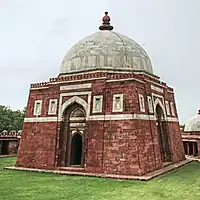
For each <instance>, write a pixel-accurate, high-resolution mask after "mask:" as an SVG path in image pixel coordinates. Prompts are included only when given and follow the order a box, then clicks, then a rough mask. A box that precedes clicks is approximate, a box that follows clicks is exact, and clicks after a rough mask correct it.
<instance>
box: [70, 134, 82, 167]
mask: <svg viewBox="0 0 200 200" xmlns="http://www.w3.org/2000/svg"><path fill="white" fill-rule="evenodd" d="M81 161H82V136H81V135H80V134H78V133H77V134H75V135H74V136H73V137H72V142H71V156H70V165H81Z"/></svg>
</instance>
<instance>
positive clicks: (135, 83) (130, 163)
mask: <svg viewBox="0 0 200 200" xmlns="http://www.w3.org/2000/svg"><path fill="white" fill-rule="evenodd" d="M83 79H85V80H83ZM90 79H91V80H90ZM83 84H86V85H83ZM83 86H84V87H83ZM61 88H62V89H61ZM115 94H123V111H120V112H113V95H115ZM139 94H141V95H142V96H143V98H144V107H145V109H144V110H141V107H140V99H139ZM96 95H102V96H103V104H102V110H101V111H100V112H97V113H93V105H94V104H93V99H94V98H93V97H94V96H96ZM148 97H151V98H152V104H153V106H154V107H153V109H154V110H153V112H150V109H149V103H148V101H147V99H148ZM61 98H62V99H61ZM51 99H56V100H57V102H58V104H57V107H56V113H55V114H54V115H50V114H49V113H48V110H49V103H50V100H51ZM36 100H42V105H41V113H40V115H38V116H35V115H34V106H35V101H36ZM70 100H71V103H73V102H74V101H76V100H78V101H80V100H81V101H83V102H84V105H83V107H84V109H86V110H85V111H86V113H87V130H86V132H85V135H84V145H85V146H84V151H85V157H84V162H85V164H84V166H85V168H84V170H85V171H87V172H101V173H111V174H112V173H114V174H126V175H128V174H132V175H133V174H134V175H142V174H146V173H148V172H151V171H154V170H155V169H159V168H161V167H163V163H162V162H161V155H160V148H159V143H158V134H157V127H156V116H155V106H156V105H157V104H159V105H160V106H161V107H162V109H163V112H164V114H165V120H166V121H167V123H168V129H169V135H170V144H171V150H172V157H173V160H172V162H173V163H175V162H178V161H180V160H183V159H184V150H183V145H182V140H181V135H180V128H179V124H178V116H177V111H176V103H175V100H174V94H173V89H172V88H170V87H168V86H167V85H166V84H165V83H163V82H160V81H159V80H158V79H157V78H155V77H150V76H147V75H137V74H132V73H130V74H109V73H96V74H87V76H86V75H74V76H68V77H59V78H54V79H50V82H47V83H41V84H33V85H31V90H30V95H29V100H28V106H27V113H26V118H25V121H24V124H23V135H22V138H21V144H20V149H19V155H18V159H17V164H16V165H17V166H22V167H31V168H43V169H53V168H56V167H59V152H60V151H61V149H60V147H59V139H60V138H59V134H60V123H61V121H62V114H63V113H62V112H61V111H62V109H63V107H62V106H63V105H64V104H65V103H66V102H70ZM165 101H168V102H170V103H172V104H173V105H174V115H172V112H171V110H170V113H169V114H166V105H165ZM77 103H79V102H77ZM66 109H67V107H66ZM170 109H171V108H170Z"/></svg>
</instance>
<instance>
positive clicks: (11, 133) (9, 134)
mask: <svg viewBox="0 0 200 200" xmlns="http://www.w3.org/2000/svg"><path fill="white" fill-rule="evenodd" d="M21 135H22V130H19V131H15V130H12V131H7V130H4V131H2V132H0V137H9V138H11V137H21Z"/></svg>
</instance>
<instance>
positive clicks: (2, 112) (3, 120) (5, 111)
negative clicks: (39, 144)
mask: <svg viewBox="0 0 200 200" xmlns="http://www.w3.org/2000/svg"><path fill="white" fill-rule="evenodd" d="M25 111H26V109H25V108H24V110H22V111H20V110H16V111H13V110H11V109H10V108H9V107H7V106H2V105H0V132H1V131H3V130H7V131H11V130H16V131H19V130H21V129H22V122H23V120H24V116H25Z"/></svg>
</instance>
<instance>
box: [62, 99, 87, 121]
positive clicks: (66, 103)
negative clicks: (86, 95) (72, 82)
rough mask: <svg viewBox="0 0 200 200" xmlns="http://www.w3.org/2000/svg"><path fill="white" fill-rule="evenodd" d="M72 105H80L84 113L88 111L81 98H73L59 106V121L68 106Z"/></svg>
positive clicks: (85, 103)
mask: <svg viewBox="0 0 200 200" xmlns="http://www.w3.org/2000/svg"><path fill="white" fill-rule="evenodd" d="M73 103H78V104H80V105H81V106H83V108H84V109H85V111H87V110H88V104H87V102H86V101H85V100H84V99H82V98H80V97H78V96H74V97H72V98H70V99H68V100H67V101H65V103H64V104H63V105H62V106H61V110H60V116H59V119H60V120H61V118H62V116H63V113H64V111H65V109H66V108H67V107H68V106H70V105H72V104H73ZM87 115H88V113H87Z"/></svg>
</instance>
